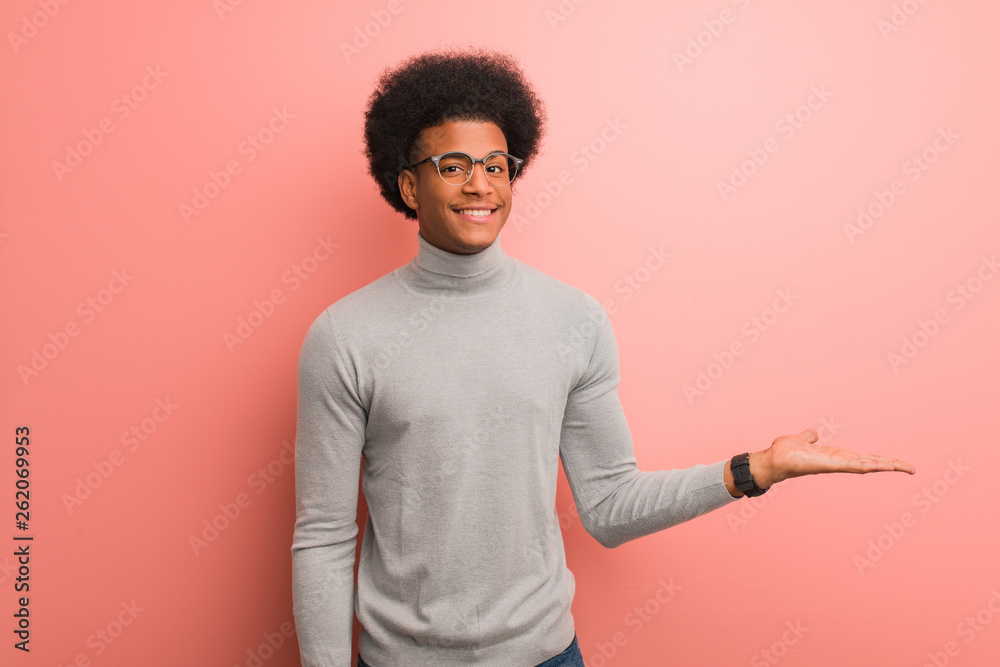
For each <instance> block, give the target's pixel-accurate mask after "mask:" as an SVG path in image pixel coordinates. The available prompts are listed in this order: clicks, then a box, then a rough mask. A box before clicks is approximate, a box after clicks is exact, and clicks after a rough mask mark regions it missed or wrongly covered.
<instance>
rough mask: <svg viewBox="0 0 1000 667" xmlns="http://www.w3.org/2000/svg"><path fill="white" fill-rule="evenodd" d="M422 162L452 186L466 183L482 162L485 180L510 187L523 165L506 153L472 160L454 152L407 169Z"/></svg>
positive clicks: (434, 156) (428, 159)
mask: <svg viewBox="0 0 1000 667" xmlns="http://www.w3.org/2000/svg"><path fill="white" fill-rule="evenodd" d="M424 162H433V163H434V166H435V167H436V168H437V172H438V174H440V175H441V178H442V179H444V182H445V183H451V184H452V185H465V184H466V183H468V182H469V179H471V178H472V170H473V169H475V167H476V163H477V162H482V163H483V172H484V173H485V174H486V180H488V181H489V182H490V183H492V184H493V185H499V186H505V185H510V183H511V181H513V180H514V177H515V176H517V170H518V168H519V167H520V166H521V165H522V164H524V160H522V159H521V158H516V157H514V156H513V155H508V154H507V153H499V152H498V153H490V154H489V155H487V156H486V157H484V158H481V159H479V160H474V159H472V156H471V155H469V154H467V153H460V152H454V153H442V154H441V155H432V156H431V157H429V158H426V159H424V160H421V161H420V162H414V163H413V164H411V165H410V166H408V167H407V169H413V168H414V167H417V166H420V165H422V164H423V163H424Z"/></svg>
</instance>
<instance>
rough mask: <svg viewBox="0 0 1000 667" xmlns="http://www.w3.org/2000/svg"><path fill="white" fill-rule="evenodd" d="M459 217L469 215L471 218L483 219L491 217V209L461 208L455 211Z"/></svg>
mask: <svg viewBox="0 0 1000 667" xmlns="http://www.w3.org/2000/svg"><path fill="white" fill-rule="evenodd" d="M457 213H458V214H459V215H471V216H472V217H473V218H485V217H488V216H491V215H493V209H486V208H463V209H460V210H458V211H457Z"/></svg>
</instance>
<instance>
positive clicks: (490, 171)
mask: <svg viewBox="0 0 1000 667" xmlns="http://www.w3.org/2000/svg"><path fill="white" fill-rule="evenodd" d="M485 166H486V178H488V179H489V180H490V182H491V183H493V184H494V185H510V182H511V181H512V180H514V176H515V175H516V174H517V165H516V164H514V160H512V159H511V157H510V156H509V155H507V154H506V153H494V154H493V155H491V156H489V157H488V158H486V165H485Z"/></svg>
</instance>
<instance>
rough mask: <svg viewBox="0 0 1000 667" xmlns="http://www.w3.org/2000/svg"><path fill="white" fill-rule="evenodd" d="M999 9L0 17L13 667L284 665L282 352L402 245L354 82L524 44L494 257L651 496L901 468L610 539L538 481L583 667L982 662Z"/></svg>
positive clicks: (797, 7) (2, 581) (287, 513)
mask: <svg viewBox="0 0 1000 667" xmlns="http://www.w3.org/2000/svg"><path fill="white" fill-rule="evenodd" d="M663 5H666V6H663ZM998 21H1000V8H998V6H997V5H996V3H993V2H985V1H979V2H964V3H945V2H929V3H918V2H917V1H916V0H905V1H903V2H898V1H897V2H895V4H894V3H893V2H891V1H890V0H884V1H882V2H843V3H836V4H834V3H801V2H793V1H792V0H773V1H771V2H754V1H751V0H733V1H732V2H730V1H729V0H718V1H716V2H709V3H704V2H702V3H699V2H694V1H692V0H686V1H684V2H672V3H663V4H662V5H661V4H656V5H654V3H646V2H643V3H639V2H615V3H612V2H598V1H597V0H593V1H590V2H583V1H582V0H573V1H571V0H562V1H561V2H557V0H550V1H549V2H541V3H539V2H528V1H527V0H516V1H515V2H507V3H502V4H500V5H497V4H496V3H462V4H457V5H456V4H454V3H416V2H412V0H393V1H392V2H388V3H387V2H384V1H382V0H375V1H372V2H352V3H346V2H344V3H331V2H316V1H311V2H304V1H303V2H294V3H278V2H263V1H261V0H246V1H245V2H238V0H215V1H214V2H213V1H212V0H197V1H193V0H183V1H182V0H177V1H174V2H158V3H138V2H123V1H118V2H110V1H106V2H68V3H65V4H64V3H63V2H59V1H57V0H12V1H8V2H4V3H3V4H2V7H0V26H2V28H3V32H4V34H5V35H6V38H5V41H6V42H7V43H6V44H5V46H3V47H2V48H0V52H2V53H3V55H2V56H0V67H2V78H0V81H2V83H0V85H2V91H3V104H0V150H2V152H0V169H2V173H0V183H2V188H3V192H2V196H0V272H2V278H3V284H4V285H5V286H6V288H5V289H3V290H2V291H0V313H2V318H3V336H2V338H0V370H2V371H3V373H2V378H3V379H2V405H0V410H2V429H3V433H4V434H5V435H4V438H5V441H6V442H7V446H6V448H5V449H4V450H3V451H4V452H5V453H4V455H3V457H0V469H2V472H0V480H3V481H2V482H0V486H2V492H0V497H3V498H5V499H6V500H5V502H4V507H3V526H4V528H3V530H2V531H0V533H2V534H0V541H2V544H3V546H2V548H0V554H3V555H2V556H0V591H2V593H0V612H2V613H0V616H2V618H4V619H6V620H5V621H4V622H3V623H2V624H0V630H2V635H0V636H3V637H5V639H4V642H3V645H2V647H0V655H2V662H3V664H5V665H6V664H12V665H20V664H32V665H34V664H38V665H43V664H44V665H71V664H78V665H86V664H93V665H115V666H118V665H121V666H131V665H140V664H141V665H182V664H190V665H224V666H226V667H228V666H229V665H239V666H245V667H251V666H252V665H255V664H257V665H260V664H263V665H266V666H267V667H277V666H279V665H296V664H298V650H297V646H296V641H295V638H294V633H293V631H292V623H291V621H292V613H291V570H290V553H289V546H290V542H291V534H292V526H293V521H294V496H293V494H294V478H293V471H292V466H291V465H290V462H291V455H290V450H289V447H290V443H291V442H292V439H293V437H294V416H295V374H294V372H295V364H296V360H297V356H298V351H299V345H300V343H301V341H302V338H303V335H304V334H305V331H306V328H307V326H308V325H309V323H310V322H311V321H312V320H313V318H314V317H315V316H316V315H317V314H318V313H319V312H320V311H321V310H322V309H323V308H325V307H326V306H327V305H329V304H330V303H332V302H334V301H336V300H337V299H338V298H340V297H341V296H343V295H345V294H347V293H349V292H351V291H353V290H355V289H357V288H358V287H361V286H362V285H364V284H366V283H368V282H370V281H372V280H374V279H375V278H378V277H379V276H381V275H383V274H384V273H386V272H388V271H390V270H392V269H394V268H396V267H397V266H400V265H401V264H404V263H406V262H408V261H409V260H410V258H411V257H412V256H413V254H414V253H415V251H416V240H417V239H416V227H415V223H413V222H411V221H407V220H405V219H403V218H402V217H401V216H399V215H397V214H395V213H393V212H392V211H391V210H390V209H389V208H388V206H386V205H385V204H384V203H383V202H382V201H381V200H380V199H379V197H378V196H377V190H376V187H375V184H374V183H373V182H371V181H370V179H369V178H368V177H367V176H366V174H365V163H364V159H363V155H362V153H361V150H362V144H361V124H362V110H363V107H364V103H365V100H366V98H367V95H368V93H369V91H370V89H371V87H372V84H373V80H374V77H375V76H376V74H377V73H378V72H379V71H380V70H381V69H382V68H384V67H385V66H387V65H389V64H392V63H395V62H397V61H398V60H399V59H400V58H402V57H404V56H406V55H409V54H412V53H414V52H416V51H420V50H425V49H429V48H434V47H438V46H441V45H445V44H458V45H464V44H483V45H488V46H496V47H501V48H505V49H507V50H509V51H511V52H513V53H514V54H516V56H517V57H518V58H519V59H520V60H521V62H522V63H523V64H524V66H525V68H526V71H527V72H528V74H529V76H530V77H531V78H532V80H533V81H534V83H535V84H536V85H537V87H538V89H539V91H540V92H541V94H542V96H543V97H544V99H545V100H546V101H547V103H548V110H549V116H550V124H549V127H548V136H547V139H546V142H545V144H544V154H543V155H542V156H541V157H540V158H539V159H538V161H537V162H536V163H535V165H534V166H533V167H532V168H531V169H530V170H529V171H528V172H527V173H526V175H525V177H524V179H523V180H522V181H521V182H520V183H519V188H518V189H517V190H516V191H515V198H514V202H515V205H514V206H515V207H514V213H513V214H512V217H511V219H510V220H509V221H508V223H507V228H506V229H505V230H504V232H503V233H502V234H501V236H500V239H501V242H502V244H503V246H504V249H505V251H506V252H507V253H508V254H510V255H512V256H514V257H516V258H518V259H520V260H521V261H523V262H525V263H527V264H530V265H532V266H535V267H537V268H538V269H540V270H542V271H544V272H546V273H548V274H550V275H552V276H554V277H556V278H559V279H560V280H563V281H565V282H567V283H570V284H572V285H576V286H578V287H580V288H582V289H583V290H585V291H587V292H589V293H590V294H592V295H593V296H595V297H596V298H598V299H600V300H601V301H604V302H606V304H607V307H608V309H609V310H610V311H612V315H611V318H612V323H613V325H614V327H615V332H616V334H617V339H618V344H619V347H620V350H621V375H622V382H621V385H620V395H621V398H622V402H623V404H624V406H625V411H626V414H627V416H628V418H629V424H630V427H631V429H632V433H633V436H634V438H635V444H636V451H637V456H638V459H639V462H640V465H641V466H642V467H643V468H644V469H656V468H670V467H682V466H688V465H692V464H694V463H699V462H706V463H707V462H712V461H717V460H720V459H723V458H726V457H728V456H731V455H733V454H735V453H737V452H739V451H744V450H754V449H762V448H765V447H766V446H767V445H768V444H770V442H771V440H772V439H773V438H774V437H776V436H778V435H781V434H784V433H790V432H797V431H800V430H802V429H804V428H807V427H810V426H811V427H815V428H817V429H820V432H821V434H822V435H823V437H824V439H825V440H826V441H828V442H832V443H836V444H838V445H841V446H845V447H848V448H852V449H857V450H860V451H865V452H874V453H881V454H887V455H893V456H899V457H901V458H905V459H907V460H909V461H911V462H913V463H914V464H915V465H916V466H917V468H918V474H917V475H916V476H914V477H910V476H906V475H901V474H894V475H889V474H883V475H880V476H872V477H853V476H829V477H823V478H810V479H800V480H792V481H789V482H787V483H785V484H782V485H781V486H779V487H775V490H774V491H773V492H772V493H770V494H768V495H767V496H765V497H764V498H763V499H760V500H759V501H757V502H756V503H753V502H750V501H741V502H740V503H738V504H734V505H732V506H731V507H729V508H725V509H722V510H720V511H718V512H716V513H713V514H710V515H708V516H706V517H703V518H701V519H699V520H697V521H694V522H691V523H688V524H685V525H682V526H679V527H677V528H674V529H672V530H669V531H665V532H662V533H658V534H656V535H652V536H649V537H647V538H644V539H641V540H638V541H635V542H632V543H629V544H627V545H624V546H622V547H621V548H619V549H616V550H606V549H604V548H602V547H601V546H599V545H598V544H597V543H596V542H595V541H594V540H593V539H592V538H590V537H589V536H588V535H587V534H586V533H585V531H584V530H583V528H582V526H581V525H580V522H579V520H578V519H576V518H575V517H574V516H573V515H572V506H571V497H570V494H569V492H568V487H567V486H566V484H565V480H564V479H562V480H561V487H560V497H559V510H560V511H561V512H563V513H564V515H565V522H564V526H563V527H564V531H565V537H566V544H567V552H568V554H567V555H568V560H569V564H570V567H571V569H572V570H573V571H574V573H575V574H576V577H577V596H576V602H575V605H574V608H573V611H574V615H575V618H576V622H577V630H578V634H579V637H580V641H581V647H582V649H583V653H584V656H585V658H586V660H587V664H588V667H602V666H603V665H622V666H626V665H627V666H632V665H635V666H646V665H660V664H671V665H746V664H749V665H752V666H755V665H765V664H768V665H770V664H781V665H789V666H791V665H809V666H811V667H824V666H828V665H830V666H832V665H845V664H849V665H902V664H906V665H923V664H934V665H942V664H955V665H987V664H996V661H997V658H998V656H1000V567H998V565H997V564H998V562H1000V538H998V534H1000V531H998V530H997V528H998V521H997V519H996V515H995V512H994V511H993V510H992V509H991V507H992V505H993V503H994V501H993V500H991V499H994V500H995V495H996V494H995V489H996V484H997V476H996V471H997V469H998V464H1000V457H998V454H997V450H998V448H997V427H998V425H1000V423H998V421H1000V420H998V417H997V405H998V399H1000V390H998V384H997V375H998V371H1000V363H998V352H997V329H998V324H1000V317H998V314H1000V279H997V276H996V274H997V271H998V265H997V256H998V254H1000V233H998V229H997V221H998V203H997V195H996V193H997V191H998V190H997V182H998V176H1000V164H998V162H997V157H996V156H997V154H998V149H1000V141H998V139H1000V131H998V130H1000V126H998V122H997V119H998V118H1000V88H998V85H997V84H998V81H997V72H998V65H1000V47H998V46H997V42H996V30H997V28H996V26H997V23H998ZM366 32H367V33H368V35H366V34H365V33H366ZM355 40H356V41H355ZM352 42H353V43H354V44H356V46H349V45H351V44H352ZM254 137H256V138H254ZM251 138H254V139H251ZM251 142H258V143H257V146H254V144H253V143H251ZM68 153H72V154H70V155H68ZM227 169H228V173H226V171H227ZM560 180H561V181H562V183H561V191H559V185H557V184H559V182H560ZM720 184H728V185H729V187H728V188H721V189H720ZM201 198H204V199H201ZM184 207H190V208H184ZM859 210H860V211H863V212H864V211H867V212H868V214H869V215H870V218H862V219H861V220H860V221H859ZM325 246H335V247H334V249H333V250H332V251H328V250H326V249H324V248H325ZM652 249H655V250H657V251H662V252H666V253H669V254H670V256H669V258H668V259H667V260H666V262H665V263H663V264H662V265H659V264H655V263H651V264H650V265H647V264H646V262H647V260H648V259H649V258H650V253H651V252H652ZM650 266H655V267H656V268H655V270H650V268H649V267H650ZM296 272H300V273H301V277H300V276H299V275H298V274H297V273H296ZM629 277H631V278H629ZM627 279H629V280H633V281H635V285H636V286H637V288H636V289H626V282H625V281H626V280H627ZM781 295H785V298H786V300H787V302H788V303H789V304H790V305H787V307H785V302H782V301H779V300H778V299H779V298H780V296H781ZM268 301H270V302H271V305H268V304H267V303H266V302H268ZM255 304H256V305H255ZM776 304H777V305H778V306H779V307H780V308H779V309H780V310H781V311H783V312H780V313H779V312H777V310H772V308H773V307H774V306H775V305H776ZM258 308H259V309H260V310H263V311H265V313H266V316H263V315H253V314H252V313H254V311H255V310H256V309H258ZM240 318H251V319H252V320H253V321H254V322H255V323H256V324H259V326H257V327H251V328H250V329H249V330H248V331H243V332H242V333H244V334H246V333H249V334H250V335H249V337H248V338H246V339H245V340H243V339H242V338H239V337H238V336H239V335H240V333H241V330H240V328H239V327H238V325H239V322H240V321H241V319H240ZM234 336H236V338H233V337H234ZM234 341H238V342H234ZM733 343H740V344H742V354H740V355H738V356H732V357H729V356H727V350H728V349H729V348H730V346H731V345H733ZM737 349H740V348H739V347H738V346H737ZM32 364H35V368H33V367H32ZM702 373H704V376H703V377H702V378H701V381H700V385H699V384H698V381H699V375H700V374H702ZM688 385H690V386H692V387H694V388H695V389H696V390H697V391H698V392H700V393H694V392H693V391H690V390H689V391H687V392H685V386H688ZM699 387H700V388H699ZM19 425H28V426H29V427H30V438H31V448H30V466H31V467H30V470H31V476H30V480H31V491H32V494H31V499H30V502H31V510H30V511H31V517H30V526H29V530H28V531H19V530H17V529H16V528H15V527H14V512H15V508H14V507H13V506H12V505H13V503H12V502H11V501H12V500H13V496H14V490H15V489H14V484H15V481H16V479H17V478H16V477H15V476H14V470H15V449H14V442H13V441H14V437H15V428H16V427H17V426H19ZM130 431H135V432H136V433H137V435H132V434H130ZM237 511H238V515H236V513H237ZM227 513H228V514H229V515H231V517H234V518H228V517H227V516H226V514H227ZM213 523H215V524H216V525H217V526H219V527H221V528H222V529H221V530H218V531H217V532H213V531H212V529H211V528H206V526H211V524H213ZM25 533H27V534H31V535H34V537H35V539H34V541H33V542H31V543H30V545H31V546H30V549H31V552H30V553H31V561H30V568H31V569H30V577H31V591H30V596H31V598H30V607H29V608H30V630H31V644H30V646H31V649H32V650H31V653H30V654H24V653H22V652H21V651H17V650H15V649H14V648H13V646H12V645H13V642H14V636H13V634H12V629H13V627H14V624H15V622H16V619H14V618H13V614H14V613H15V612H16V611H17V608H18V606H19V605H18V603H17V597H18V595H16V594H15V591H14V585H15V583H16V578H17V576H18V575H17V570H16V567H17V563H16V558H15V557H14V556H13V555H12V554H13V553H14V550H15V548H16V545H20V544H24V542H15V541H14V539H13V537H14V536H15V535H23V534H25ZM197 539H201V540H203V542H202V543H198V542H197ZM667 598H669V600H668V601H667V602H663V601H664V600H667ZM977 619H978V620H977ZM991 621H992V622H991ZM268 641H270V642H272V643H273V644H276V645H277V644H280V647H279V648H277V650H272V649H271V648H270V647H269V645H268Z"/></svg>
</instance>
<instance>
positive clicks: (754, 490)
mask: <svg viewBox="0 0 1000 667" xmlns="http://www.w3.org/2000/svg"><path fill="white" fill-rule="evenodd" d="M729 467H730V469H731V470H732V471H733V480H734V481H735V482H736V488H737V489H739V490H740V491H742V492H743V495H745V496H747V497H748V498H753V497H755V496H762V495H764V494H765V493H767V489H762V488H760V487H759V486H757V484H756V483H755V482H754V481H753V475H752V474H750V453H749V452H746V453H744V454H737V455H736V456H734V457H733V460H732V461H730V464H729Z"/></svg>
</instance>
